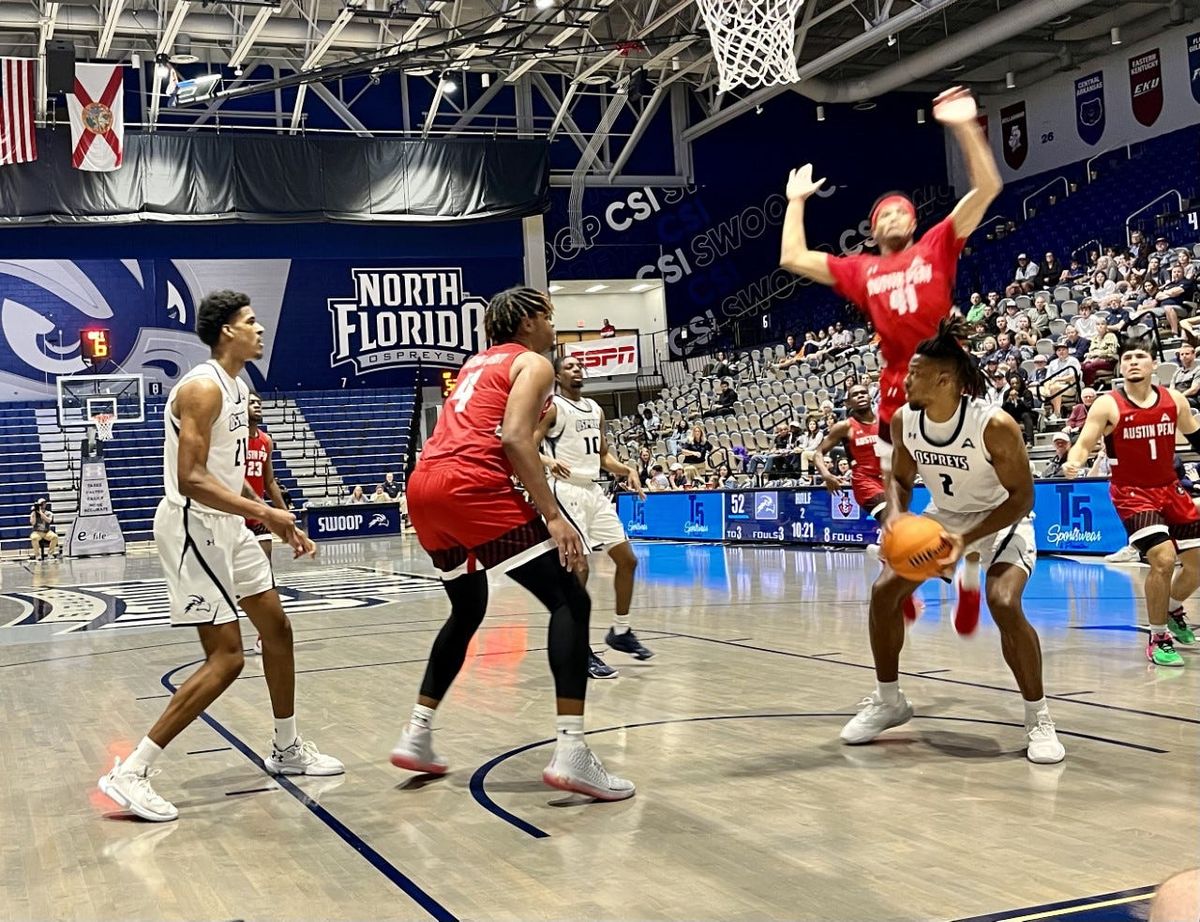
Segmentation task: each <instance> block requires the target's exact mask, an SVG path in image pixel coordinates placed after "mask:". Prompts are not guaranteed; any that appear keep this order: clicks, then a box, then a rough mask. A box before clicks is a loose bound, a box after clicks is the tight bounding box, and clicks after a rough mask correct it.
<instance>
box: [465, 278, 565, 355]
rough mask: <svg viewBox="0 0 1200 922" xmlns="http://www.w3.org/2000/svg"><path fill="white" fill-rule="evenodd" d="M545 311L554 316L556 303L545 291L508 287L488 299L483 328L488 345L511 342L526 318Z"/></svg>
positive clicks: (547, 314)
mask: <svg viewBox="0 0 1200 922" xmlns="http://www.w3.org/2000/svg"><path fill="white" fill-rule="evenodd" d="M539 313H544V314H546V316H548V317H549V316H553V314H554V306H553V305H552V304H551V303H550V298H549V296H548V295H546V294H545V293H544V292H541V291H538V290H537V289H536V288H525V287H516V288H506V289H505V290H504V291H502V292H500V293H499V294H497V295H495V296H494V297H493V298H492V300H491V301H489V302H488V306H487V310H486V311H484V314H483V331H484V333H485V334H486V335H487V341H488V345H489V346H496V345H499V344H500V343H509V342H512V341H513V339H514V338H515V337H516V335H517V331H518V330H519V329H520V328H521V321H522V320H524V319H525V318H526V317H532V316H534V315H535V314H539Z"/></svg>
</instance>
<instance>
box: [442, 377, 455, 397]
mask: <svg viewBox="0 0 1200 922" xmlns="http://www.w3.org/2000/svg"><path fill="white" fill-rule="evenodd" d="M457 383H458V372H456V371H443V372H442V399H443V400H445V399H446V398H447V397H449V396H450V392H451V391H452V390H454V385H456V384H457Z"/></svg>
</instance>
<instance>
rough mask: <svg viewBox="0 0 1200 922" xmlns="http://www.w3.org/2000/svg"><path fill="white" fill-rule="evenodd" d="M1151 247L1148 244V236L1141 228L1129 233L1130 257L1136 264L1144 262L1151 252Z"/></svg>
mask: <svg viewBox="0 0 1200 922" xmlns="http://www.w3.org/2000/svg"><path fill="white" fill-rule="evenodd" d="M1149 249H1150V248H1149V247H1148V246H1147V245H1146V238H1145V237H1144V236H1143V235H1142V232H1141V231H1140V230H1135V231H1134V232H1133V233H1131V234H1130V235H1129V258H1130V259H1131V260H1132V261H1133V262H1134V264H1135V265H1136V264H1137V263H1138V262H1144V261H1145V259H1146V256H1147V255H1148V253H1149Z"/></svg>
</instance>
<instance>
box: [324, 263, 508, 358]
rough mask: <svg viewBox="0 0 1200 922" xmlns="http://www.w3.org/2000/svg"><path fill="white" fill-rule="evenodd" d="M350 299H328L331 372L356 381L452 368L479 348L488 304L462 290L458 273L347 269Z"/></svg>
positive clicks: (428, 270) (456, 271) (460, 277)
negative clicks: (345, 370)
mask: <svg viewBox="0 0 1200 922" xmlns="http://www.w3.org/2000/svg"><path fill="white" fill-rule="evenodd" d="M352 275H353V278H354V297H352V298H330V299H329V301H328V305H329V314H330V319H331V320H332V322H333V351H332V352H331V353H330V356H329V364H330V367H331V368H332V367H336V366H338V365H345V364H350V365H353V366H354V369H355V371H356V372H357V373H359V374H365V373H366V372H370V371H380V370H382V369H385V368H404V367H410V366H418V365H433V366H442V367H449V368H458V367H460V366H461V365H462V363H463V362H464V361H465V360H466V358H467V356H469V355H473V354H474V353H476V352H480V351H482V350H483V349H484V347H485V345H486V343H485V339H484V333H483V312H484V309H485V308H486V307H487V303H486V302H485V301H484V299H483V298H479V297H474V296H472V295H471V294H470V293H469V292H467V291H464V289H463V277H462V275H463V274H462V270H461V269H449V268H445V267H440V268H436V269H354V270H353V271H352Z"/></svg>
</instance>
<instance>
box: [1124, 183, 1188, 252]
mask: <svg viewBox="0 0 1200 922" xmlns="http://www.w3.org/2000/svg"><path fill="white" fill-rule="evenodd" d="M1172 195H1173V196H1175V203H1176V205H1178V210H1179V211H1183V195H1182V194H1180V192H1179V190H1178V189H1168V190H1167V191H1166V192H1164V193H1163V194H1162V195H1160V196H1158V197H1157V198H1154V199H1151V200H1150V201H1149V202H1147V203H1146V204H1145V205H1143V206H1142V207H1141V208H1139V209H1137V211H1134V212H1132V213H1131V214H1130V215H1129V216H1128V217H1127V218H1126V219H1125V242H1126V243H1131V242H1132V238H1133V219H1134V218H1136V217H1137V216H1138V215H1140V214H1142V213H1143V212H1145V211H1149V210H1150V209H1151V208H1153V207H1154V206H1155V205H1157V204H1158V203H1159V202H1161V201H1162V200H1163V199H1167V198H1170V197H1171V196H1172Z"/></svg>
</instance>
